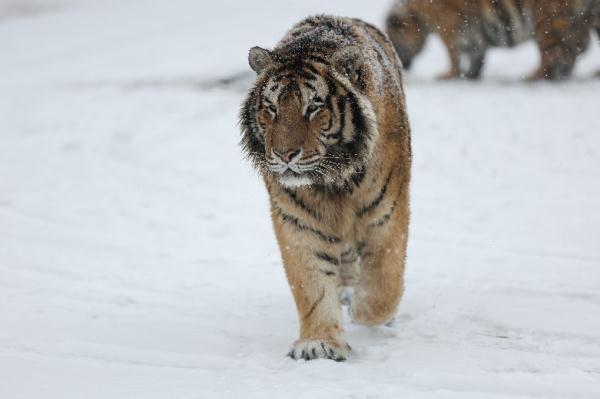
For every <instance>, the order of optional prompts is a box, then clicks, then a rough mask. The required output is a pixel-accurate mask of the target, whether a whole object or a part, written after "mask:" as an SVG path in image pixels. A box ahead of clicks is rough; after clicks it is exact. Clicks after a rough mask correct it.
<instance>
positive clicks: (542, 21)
mask: <svg viewBox="0 0 600 399" xmlns="http://www.w3.org/2000/svg"><path fill="white" fill-rule="evenodd" d="M599 9H600V0H443V1H430V0H397V1H396V2H395V3H394V4H393V6H392V8H391V10H390V11H389V13H388V16H387V19H386V23H385V25H386V32H387V34H388V35H389V37H390V39H391V40H392V42H393V43H394V46H395V48H396V51H397V52H398V55H399V57H400V59H401V61H402V63H403V66H404V68H405V69H409V68H410V66H411V63H412V61H413V59H414V57H415V56H416V55H417V54H418V53H419V52H420V51H421V50H422V49H423V47H424V45H425V42H426V39H427V36H428V35H429V34H430V33H437V34H439V36H440V38H441V40H442V42H443V43H444V45H445V47H446V48H447V51H448V55H449V57H450V70H449V71H448V72H447V73H444V74H442V75H440V76H439V79H452V78H467V79H478V78H480V76H481V71H482V68H483V66H484V62H485V53H486V50H487V49H488V48H490V47H513V46H516V45H518V44H520V43H523V42H525V41H527V40H529V39H534V40H535V41H536V43H537V46H538V49H539V52H540V56H541V63H540V66H539V67H538V68H537V69H536V70H535V71H534V72H533V73H531V74H530V75H528V76H527V77H526V80H530V81H533V80H541V79H546V80H562V79H566V78H568V77H569V76H570V75H571V73H572V71H573V68H574V66H575V61H576V58H577V57H578V56H579V55H580V54H581V53H583V52H584V51H585V50H586V48H587V47H588V45H589V42H590V29H592V28H594V29H595V30H596V31H597V33H598V35H600V22H599V20H600V11H599Z"/></svg>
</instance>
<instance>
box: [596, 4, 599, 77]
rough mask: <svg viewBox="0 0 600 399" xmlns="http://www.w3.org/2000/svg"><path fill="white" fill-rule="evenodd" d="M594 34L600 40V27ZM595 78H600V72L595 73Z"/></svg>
mask: <svg viewBox="0 0 600 399" xmlns="http://www.w3.org/2000/svg"><path fill="white" fill-rule="evenodd" d="M599 8H600V7H599ZM598 19H600V16H599V17H598ZM598 24H599V25H600V21H598ZM596 33H597V34H598V39H600V26H599V27H597V28H596ZM596 77H597V78H600V70H598V72H596Z"/></svg>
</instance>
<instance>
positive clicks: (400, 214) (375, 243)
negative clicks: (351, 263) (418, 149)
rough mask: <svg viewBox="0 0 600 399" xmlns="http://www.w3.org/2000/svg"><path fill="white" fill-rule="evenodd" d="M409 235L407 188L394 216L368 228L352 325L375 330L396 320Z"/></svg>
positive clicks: (353, 305) (399, 199)
mask: <svg viewBox="0 0 600 399" xmlns="http://www.w3.org/2000/svg"><path fill="white" fill-rule="evenodd" d="M407 235H408V187H404V188H402V192H401V193H400V195H399V197H398V198H397V199H396V200H395V203H394V205H392V211H391V214H386V215H385V216H383V217H381V216H380V218H379V219H378V220H372V221H370V222H369V224H368V231H367V234H366V238H365V241H364V243H363V246H362V248H361V251H360V254H361V255H360V256H361V271H360V278H359V281H358V284H357V286H356V288H355V291H354V297H353V299H352V304H351V306H350V309H349V311H350V317H351V318H352V321H353V322H355V323H357V324H362V325H367V326H374V325H381V324H385V323H387V322H389V321H390V320H391V319H392V318H393V317H394V316H395V314H396V309H397V307H398V304H399V303H400V299H401V297H402V294H403V292H404V266H405V258H406V245H407V238H408V237H407Z"/></svg>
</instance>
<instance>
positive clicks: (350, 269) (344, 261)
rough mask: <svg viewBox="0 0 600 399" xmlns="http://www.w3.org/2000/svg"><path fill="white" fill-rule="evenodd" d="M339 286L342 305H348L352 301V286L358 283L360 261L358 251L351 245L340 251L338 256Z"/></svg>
mask: <svg viewBox="0 0 600 399" xmlns="http://www.w3.org/2000/svg"><path fill="white" fill-rule="evenodd" d="M339 271H340V286H339V294H338V295H339V298H340V302H341V304H342V305H346V306H349V305H350V303H351V302H352V295H353V294H354V287H355V286H356V284H357V283H358V277H359V274H360V261H359V256H358V251H357V249H356V248H354V247H351V248H349V249H347V250H346V251H344V252H342V255H341V257H340V267H339Z"/></svg>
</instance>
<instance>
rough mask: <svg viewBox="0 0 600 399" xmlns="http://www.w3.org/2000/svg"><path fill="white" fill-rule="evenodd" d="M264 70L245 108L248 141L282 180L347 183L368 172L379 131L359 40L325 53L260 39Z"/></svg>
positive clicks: (257, 58) (254, 56) (264, 167)
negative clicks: (265, 45)
mask: <svg viewBox="0 0 600 399" xmlns="http://www.w3.org/2000/svg"><path fill="white" fill-rule="evenodd" d="M249 63H250V66H251V68H252V69H253V70H254V71H255V72H256V73H257V74H258V76H257V80H256V84H255V86H254V87H253V88H252V89H251V91H250V94H249V96H248V98H247V100H246V101H245V103H244V105H243V108H242V112H241V115H240V120H241V128H242V147H243V148H244V150H245V152H246V154H247V155H248V157H249V158H250V159H251V160H252V162H253V164H254V165H255V167H257V168H258V170H259V171H260V172H261V173H265V174H269V175H271V176H273V177H274V178H275V180H276V181H277V182H279V183H280V184H281V185H282V186H284V187H288V188H294V187H299V186H312V185H319V186H336V187H346V186H347V185H349V184H351V183H352V181H353V180H356V179H357V178H358V176H359V175H360V174H361V173H363V172H364V168H365V165H366V162H367V160H368V158H369V156H370V154H371V151H372V147H373V140H374V138H375V135H376V130H377V128H376V121H375V116H374V112H373V109H372V105H371V103H370V101H369V100H368V99H367V97H366V96H365V95H364V94H363V93H362V92H361V90H360V87H361V85H362V84H364V80H363V77H364V76H363V74H364V73H366V71H365V68H364V60H363V57H362V55H361V53H360V50H359V48H358V47H356V46H348V47H343V48H341V49H338V50H337V51H335V52H333V53H332V54H331V55H330V56H328V57H326V58H323V57H322V55H320V56H317V55H315V54H312V55H309V54H293V53H292V55H289V54H287V53H284V52H277V50H274V51H268V50H265V49H262V48H259V47H254V48H252V49H251V50H250V53H249Z"/></svg>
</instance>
